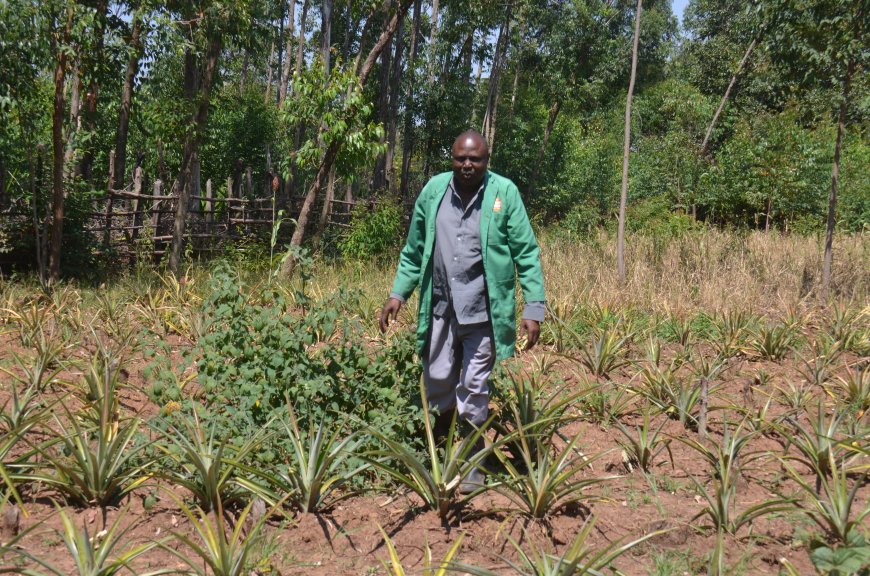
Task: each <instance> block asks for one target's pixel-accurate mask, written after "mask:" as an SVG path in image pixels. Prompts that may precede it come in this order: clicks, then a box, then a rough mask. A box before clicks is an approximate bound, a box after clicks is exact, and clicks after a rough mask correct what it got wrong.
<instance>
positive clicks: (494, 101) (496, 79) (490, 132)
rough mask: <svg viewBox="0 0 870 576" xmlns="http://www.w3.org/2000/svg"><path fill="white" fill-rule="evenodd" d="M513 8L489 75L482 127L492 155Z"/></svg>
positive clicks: (508, 9)
mask: <svg viewBox="0 0 870 576" xmlns="http://www.w3.org/2000/svg"><path fill="white" fill-rule="evenodd" d="M511 8H512V6H511V4H510V3H508V4H507V7H506V9H505V14H504V21H502V23H501V28H500V29H499V31H498V40H497V41H496V43H495V54H494V55H493V58H492V69H491V70H490V73H489V92H488V94H487V96H486V112H484V115H483V126H482V127H481V132H482V133H483V137H484V139H485V140H486V141H487V143H488V144H489V151H490V154H492V149H493V147H494V142H493V140H494V138H495V117H496V109H497V108H498V96H499V92H500V87H501V69H502V66H503V61H504V55H505V52H506V49H507V43H508V36H509V35H510V27H511Z"/></svg>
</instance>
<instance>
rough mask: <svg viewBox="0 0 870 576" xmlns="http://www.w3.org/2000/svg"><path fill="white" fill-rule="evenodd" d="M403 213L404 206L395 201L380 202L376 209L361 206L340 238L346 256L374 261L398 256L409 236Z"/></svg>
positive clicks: (341, 247) (340, 246)
mask: <svg viewBox="0 0 870 576" xmlns="http://www.w3.org/2000/svg"><path fill="white" fill-rule="evenodd" d="M402 216H403V214H402V207H401V205H399V204H397V203H394V202H393V203H390V202H387V201H382V202H378V203H377V204H375V206H374V207H373V208H372V209H369V208H366V207H363V206H358V207H357V208H356V209H355V210H354V213H353V215H352V217H351V222H350V229H349V230H348V231H347V233H345V234H344V235H343V236H342V238H341V240H340V241H339V249H340V250H341V254H342V256H344V257H345V258H353V259H357V260H370V259H372V258H377V257H383V256H390V255H394V254H395V253H396V252H397V251H398V249H399V248H400V247H401V245H402V242H403V240H404V236H405V228H404V223H403V220H402Z"/></svg>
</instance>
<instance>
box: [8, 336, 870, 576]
mask: <svg viewBox="0 0 870 576" xmlns="http://www.w3.org/2000/svg"><path fill="white" fill-rule="evenodd" d="M17 346H18V344H17V339H16V338H15V337H14V336H13V335H12V334H11V333H7V334H6V335H4V336H0V350H3V352H0V362H2V364H0V365H3V366H8V365H9V362H8V360H9V358H10V356H9V355H10V354H11V353H12V352H13V351H16V350H17V351H18V352H19V353H24V352H23V351H22V350H21V349H20V348H18V347H17ZM672 348H673V347H672ZM82 352H84V351H82ZM666 352H667V351H666ZM547 353H549V351H548V350H546V349H541V350H537V351H535V352H534V354H527V355H525V356H524V357H523V358H522V361H523V362H524V363H525V364H526V365H527V366H528V367H529V368H531V367H532V366H534V365H536V364H537V361H536V359H537V358H539V357H540V356H541V355H543V354H547ZM670 353H671V354H672V353H673V349H671V350H670ZM665 355H667V353H666V354H665ZM80 357H81V356H80ZM849 360H851V361H854V360H855V358H854V357H851V358H850V359H849ZM144 365H145V362H144V361H143V360H141V359H133V361H132V362H130V364H129V365H128V368H127V369H128V371H129V372H127V373H126V377H127V384H128V386H127V387H126V388H125V389H124V392H123V394H122V404H123V406H124V407H125V408H126V409H127V410H129V411H130V412H131V413H139V414H140V415H142V416H144V417H147V416H149V415H152V414H154V413H155V412H156V410H157V407H156V406H153V405H152V404H150V403H149V402H148V401H147V398H146V397H145V395H144V394H143V393H142V392H140V390H141V389H142V388H143V386H144V378H143V375H142V369H143V367H144ZM759 369H764V370H765V371H766V372H767V373H768V374H770V375H771V380H770V384H771V385H772V384H775V383H781V382H785V381H786V380H787V379H796V378H797V376H796V372H795V361H794V360H786V361H784V362H783V363H772V362H751V361H739V362H736V363H735V365H734V366H733V367H732V368H731V369H729V370H728V372H727V373H726V376H725V378H724V386H723V387H722V388H721V389H720V391H719V392H718V393H717V395H716V397H715V400H716V401H715V402H714V403H711V404H716V405H717V406H719V405H727V404H729V403H734V404H738V405H743V406H746V405H749V404H751V403H755V404H758V405H760V404H762V403H763V401H764V399H763V398H759V397H757V396H758V393H754V394H752V393H750V391H751V388H750V387H749V384H751V382H752V379H753V377H754V375H755V374H756V373H757V372H758V370H759ZM555 370H556V371H557V372H558V373H561V374H562V375H566V376H570V373H571V372H572V371H571V370H569V367H568V366H567V365H565V364H560V365H558V366H557V367H556V369H555ZM67 376H70V377H74V376H75V375H74V374H68V375H67ZM551 376H552V375H551ZM629 377H630V373H629V371H628V370H625V371H623V372H622V373H620V374H615V375H613V384H607V385H608V386H610V385H613V386H620V385H624V384H625V382H626V381H627V380H628V379H629ZM0 378H3V379H4V380H6V381H10V379H9V378H8V377H7V376H5V375H3V374H2V373H0ZM3 388H4V392H3V393H2V394H3V396H2V397H0V405H2V403H3V402H5V399H6V398H7V397H8V392H6V388H7V387H6V386H4V387H3ZM782 410H783V409H782V408H781V407H779V406H775V407H772V411H773V413H774V414H776V413H777V412H782ZM726 416H727V418H729V419H731V420H732V421H733V420H734V419H736V418H737V416H736V413H735V412H734V411H732V410H719V411H713V412H712V413H711V421H710V425H709V426H710V429H711V431H712V432H713V434H714V435H717V436H718V435H720V434H721V429H722V424H721V422H722V419H723V418H724V417H726ZM865 418H866V416H865ZM639 421H640V416H639V415H638V414H636V413H635V414H632V415H629V416H626V417H625V418H624V422H625V423H626V424H628V425H632V424H635V423H637V422H639ZM665 430H666V432H667V433H668V434H670V435H673V436H675V437H678V436H686V437H688V436H696V434H695V433H694V432H690V431H687V430H685V429H684V428H683V427H682V426H681V425H680V423H679V422H677V421H669V422H668V423H667V424H666V427H665ZM563 433H564V434H566V435H567V436H568V437H572V436H573V435H575V434H580V435H581V436H582V438H581V440H580V442H579V444H578V446H580V447H581V448H582V450H584V451H585V452H588V453H594V452H598V451H603V450H609V452H608V453H607V454H606V455H605V456H604V457H603V458H601V459H600V460H597V461H596V462H595V464H594V469H593V470H590V471H587V472H586V473H587V474H590V475H602V474H618V475H619V477H618V478H616V479H614V480H612V481H610V482H608V483H607V484H605V485H601V486H599V487H595V488H593V489H591V490H589V494H590V499H589V500H588V501H584V502H583V503H582V505H579V506H571V507H566V508H563V509H561V510H558V511H557V512H556V513H555V514H554V515H552V516H551V517H550V518H548V519H547V521H546V522H535V521H531V520H528V519H526V518H524V517H522V516H519V515H516V514H510V513H507V512H499V510H501V509H504V508H505V507H506V506H507V505H508V501H507V500H506V498H504V497H503V496H501V495H499V494H497V493H493V492H490V493H485V494H483V495H481V496H478V497H476V498H474V499H473V500H472V501H471V502H469V503H466V504H464V505H457V506H456V507H455V508H454V510H453V515H452V518H451V519H450V521H448V522H442V521H441V520H440V519H439V518H438V515H437V514H436V513H435V512H432V511H426V510H424V509H422V503H421V502H420V501H419V500H417V499H416V498H415V497H413V496H408V495H405V494H389V493H383V492H380V493H372V494H367V495H362V496H356V497H352V498H349V499H347V500H344V501H342V502H341V503H340V504H339V505H337V506H335V507H334V509H332V510H330V511H327V512H324V513H322V514H317V515H305V514H301V515H295V516H293V517H292V519H291V520H290V521H289V522H279V521H277V520H276V521H274V522H270V524H269V526H268V529H267V531H266V533H267V538H266V543H267V545H268V546H269V547H270V548H271V554H270V556H269V558H270V562H271V565H272V572H270V573H272V574H306V575H315V576H316V575H324V576H326V575H330V576H332V575H345V574H346V575H363V574H383V573H385V569H384V568H383V566H382V564H381V563H382V562H384V561H386V560H387V558H388V552H387V548H386V547H385V545H384V541H383V537H382V535H381V533H380V531H379V526H380V527H383V529H384V530H385V531H386V532H387V534H389V536H390V538H392V540H393V541H394V543H395V546H396V548H397V549H398V552H399V555H400V556H401V557H402V560H403V563H404V565H405V568H406V569H408V570H409V571H410V572H411V573H415V574H419V573H422V566H423V560H424V557H425V555H426V549H427V547H429V548H431V550H432V554H433V557H434V558H435V559H440V558H442V557H443V555H444V554H445V553H446V552H447V550H448V549H449V547H450V546H451V545H452V544H453V543H454V542H456V540H457V538H460V537H464V539H463V542H462V546H461V549H460V551H459V553H458V555H457V558H458V559H459V560H460V561H462V562H465V563H468V564H471V565H475V566H481V567H486V568H489V569H492V570H494V571H495V572H496V573H499V574H510V573H512V571H511V569H510V568H509V567H508V564H507V562H508V561H509V560H516V559H517V553H516V551H515V550H514V549H513V547H512V546H511V544H510V543H509V541H508V538H507V536H508V535H510V537H511V538H513V539H514V541H516V542H517V543H519V544H520V545H521V546H522V547H523V548H524V549H528V547H529V545H530V544H534V545H535V546H537V547H539V548H543V549H546V550H550V551H553V552H556V553H561V552H562V551H563V550H565V548H566V546H567V545H568V544H570V542H571V541H572V539H573V538H574V536H575V535H576V534H577V532H578V531H579V529H580V527H581V526H582V524H583V523H584V521H586V520H587V519H588V518H589V517H590V514H591V515H594V517H595V518H596V525H595V529H594V530H593V533H592V537H591V543H592V544H593V545H594V546H604V545H606V544H608V543H610V542H614V541H617V540H620V539H623V538H627V539H631V538H637V537H640V536H642V535H644V534H646V533H649V532H651V531H655V530H659V529H663V528H667V529H670V531H669V532H667V533H664V534H661V535H658V536H656V537H654V538H652V539H651V540H649V541H648V542H645V543H643V544H642V545H640V546H638V547H637V548H635V549H634V550H632V551H631V552H630V553H628V554H626V555H624V556H623V557H622V558H620V559H619V560H618V561H617V563H616V564H617V566H618V567H619V568H620V569H621V570H622V571H624V572H625V573H626V574H652V573H656V572H655V571H654V566H655V564H656V558H658V559H659V561H661V559H662V558H664V557H667V558H669V559H670V560H671V562H676V564H675V565H674V566H675V568H674V570H676V572H673V573H675V574H683V573H687V574H693V573H703V572H704V571H705V569H706V566H705V563H704V557H705V555H706V554H708V553H709V551H710V550H711V548H712V546H713V542H714V536H713V535H712V534H710V533H709V531H705V530H703V527H704V526H706V521H705V519H703V518H700V519H697V520H694V521H693V517H694V516H695V515H696V514H697V513H698V512H699V511H700V510H701V509H702V507H703V504H702V500H701V497H700V496H698V495H697V492H696V490H695V488H694V485H693V482H692V480H691V478H690V476H693V477H694V478H695V479H697V481H698V482H701V483H702V484H703V483H705V482H707V481H708V480H709V472H708V467H707V466H706V465H705V464H704V462H703V461H702V460H701V458H700V457H699V456H698V454H697V453H696V452H695V451H693V450H692V449H690V448H688V447H687V446H685V445H684V444H682V443H680V442H672V444H671V449H672V452H673V467H671V464H670V463H669V462H668V459H667V457H665V456H664V455H662V456H661V457H660V466H659V467H658V468H657V470H656V472H655V476H656V477H657V478H658V479H659V484H660V486H659V489H658V491H657V493H654V492H653V491H652V490H651V489H650V487H649V484H648V482H647V480H646V479H645V477H644V476H643V475H642V474H641V473H640V472H639V471H633V472H630V471H628V470H626V468H625V466H624V464H623V462H622V456H621V452H620V449H619V446H618V445H617V443H616V440H617V438H618V437H619V433H618V432H617V431H616V429H615V428H613V427H607V428H605V427H602V426H600V425H598V424H594V423H589V422H586V421H577V422H574V423H572V424H571V425H569V426H567V427H566V428H565V429H563ZM750 450H751V451H766V450H769V451H771V452H772V453H775V454H781V453H782V447H781V446H780V444H779V443H778V442H776V441H775V440H771V439H768V438H764V437H759V438H758V439H756V440H754V441H753V443H752V445H751V447H750ZM807 472H808V471H807ZM807 477H809V474H808V476H807ZM794 488H795V487H794V485H793V483H790V482H789V481H788V480H786V479H785V476H784V472H783V469H782V467H781V464H780V463H779V462H778V461H777V460H776V459H775V458H763V459H761V460H759V461H758V462H757V463H755V464H753V466H752V468H751V472H748V473H747V474H746V475H745V476H744V477H743V479H742V481H741V490H740V493H739V498H740V502H739V507H740V509H744V508H745V507H747V506H750V505H752V504H754V503H757V502H760V501H763V500H765V499H768V498H770V497H771V495H772V494H773V493H774V492H773V490H774V489H776V490H779V491H782V492H784V493H789V492H793V491H794ZM669 489H670V490H672V491H668V490H669ZM160 490H162V491H163V492H159V494H161V496H160V497H159V501H158V503H157V505H156V506H154V507H153V508H152V509H151V510H150V511H147V512H146V511H145V510H144V508H143V500H142V499H143V497H144V494H145V492H146V491H147V489H145V488H143V489H141V490H138V491H137V492H136V493H135V494H134V495H133V496H132V497H130V498H129V499H128V501H127V502H126V503H125V505H124V506H123V507H122V509H121V510H118V509H111V510H109V511H108V522H109V523H112V522H113V521H114V520H115V519H116V518H118V516H119V515H121V516H122V518H121V525H122V526H125V527H126V526H129V527H130V530H129V532H127V534H126V535H125V537H124V541H125V542H128V543H130V544H131V545H132V544H135V543H141V542H147V541H151V540H154V539H160V538H164V537H166V536H168V535H169V534H170V533H171V532H172V531H180V532H184V533H190V532H191V526H190V525H189V523H188V522H187V521H186V520H185V519H184V516H183V515H182V514H181V512H180V510H179V509H178V508H177V506H176V505H175V504H174V502H173V500H172V499H171V498H169V497H168V495H167V494H166V493H165V491H168V490H171V487H167V486H162V487H160ZM56 496H57V495H56V494H54V493H52V492H51V491H49V490H42V491H40V492H38V493H37V494H35V495H33V496H32V497H31V498H30V500H29V501H28V502H27V503H26V510H27V514H28V515H27V517H25V518H23V519H22V528H27V527H30V526H33V525H34V524H39V526H38V528H37V529H36V530H34V531H33V532H31V533H29V534H28V535H27V536H26V537H25V538H23V540H22V541H21V542H20V547H21V548H22V549H24V550H26V551H28V552H29V553H32V554H34V555H36V556H39V557H42V558H45V559H49V560H50V561H51V562H52V563H53V564H55V565H56V566H57V567H58V569H59V570H61V572H62V573H70V574H72V573H73V565H72V562H71V560H70V558H69V555H68V554H67V552H66V550H65V547H64V544H63V542H62V540H61V538H60V537H59V535H58V533H57V530H59V529H60V528H61V523H60V519H59V516H58V514H57V512H56V510H55V508H54V505H53V504H52V501H51V498H53V497H56ZM592 496H596V497H595V498H592ZM868 496H870V486H867V485H865V486H864V487H863V488H862V489H861V490H860V492H859V497H858V500H859V501H858V503H857V504H858V506H856V509H862V508H863V507H864V506H867V505H868ZM67 510H68V512H70V513H71V514H72V515H73V516H74V518H75V521H76V522H77V523H80V524H84V525H86V526H87V528H88V530H89V531H90V533H91V534H94V533H96V532H98V531H99V530H101V529H102V527H103V521H102V518H101V514H100V512H99V511H98V510H94V509H73V508H67ZM814 530H815V529H814V528H813V527H812V526H810V525H809V523H808V522H807V521H806V520H805V519H803V517H802V516H801V515H800V514H799V513H796V512H792V513H786V514H779V515H774V516H771V517H762V518H759V519H758V520H757V521H755V522H754V524H753V526H752V530H751V533H750V531H748V530H747V529H745V528H744V529H743V530H741V532H740V533H739V534H738V535H737V536H736V537H729V540H728V542H727V543H726V550H727V563H728V565H729V566H731V567H733V568H734V573H743V574H777V573H779V571H780V563H779V559H780V558H787V559H788V560H789V561H791V562H792V563H793V564H794V565H795V566H796V567H797V569H798V571H799V572H800V573H801V574H811V573H813V571H814V570H813V567H812V564H811V563H810V561H809V557H808V554H807V552H806V546H805V542H802V541H801V540H800V538H801V537H803V536H805V535H806V534H808V533H809V532H812V531H814ZM802 535H803V536H802ZM167 545H168V546H178V543H177V542H176V541H174V540H169V541H168V543H167ZM123 548H124V547H122V549H123ZM11 561H12V560H11V555H7V556H6V557H5V558H3V559H2V561H0V566H2V565H3V563H6V564H7V565H8V564H9V563H10V562H11ZM136 567H137V568H136V572H137V573H144V572H145V571H147V570H149V569H155V568H173V567H179V568H180V567H181V565H180V564H179V562H178V560H177V559H176V558H175V557H174V556H173V555H172V554H170V553H169V552H168V551H167V550H163V549H159V548H158V549H154V550H151V551H150V552H149V553H147V554H146V555H145V556H143V557H142V558H140V559H139V560H137V562H136ZM256 573H257V572H254V574H256ZM658 573H662V574H669V573H672V572H666V571H662V572H658Z"/></svg>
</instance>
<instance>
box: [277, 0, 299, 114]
mask: <svg viewBox="0 0 870 576" xmlns="http://www.w3.org/2000/svg"><path fill="white" fill-rule="evenodd" d="M287 5H288V12H289V14H288V15H287V49H286V50H285V55H284V70H283V72H282V74H281V87H280V88H279V91H280V92H279V94H278V108H283V107H284V100H285V99H286V98H287V88H288V87H289V86H290V62H291V60H292V59H291V58H290V55H291V54H292V53H293V40H294V39H295V35H296V0H289V2H287Z"/></svg>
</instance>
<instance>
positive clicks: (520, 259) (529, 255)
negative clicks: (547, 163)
mask: <svg viewBox="0 0 870 576" xmlns="http://www.w3.org/2000/svg"><path fill="white" fill-rule="evenodd" d="M509 195H510V199H511V202H510V203H509V207H510V213H509V214H508V221H507V226H508V245H509V247H510V251H511V258H513V261H514V265H515V266H516V270H517V276H518V277H519V281H520V287H521V288H522V290H523V300H524V301H525V302H526V303H528V302H543V301H544V300H545V297H544V273H543V271H542V270H541V255H540V250H539V249H538V242H537V240H536V239H535V233H534V231H533V230H532V224H531V222H529V215H528V214H527V213H526V207H525V205H524V204H523V200H522V198H521V197H520V192H519V190H517V187H516V186H515V185H514V184H513V183H511V184H510V185H509Z"/></svg>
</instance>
